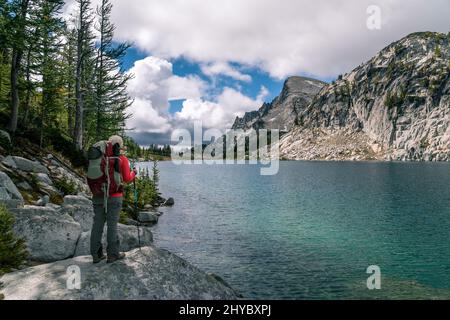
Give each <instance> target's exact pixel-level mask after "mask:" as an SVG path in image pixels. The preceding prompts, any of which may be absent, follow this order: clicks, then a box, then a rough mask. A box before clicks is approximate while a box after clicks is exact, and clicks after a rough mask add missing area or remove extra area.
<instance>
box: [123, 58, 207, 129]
mask: <svg viewBox="0 0 450 320" xmlns="http://www.w3.org/2000/svg"><path fill="white" fill-rule="evenodd" d="M129 73H131V74H133V76H134V77H133V79H131V80H130V81H129V83H128V88H127V89H128V93H129V95H130V97H132V98H133V99H134V102H133V104H132V106H131V107H130V109H129V110H128V111H129V113H130V114H131V115H132V116H131V118H130V119H129V120H128V121H127V127H128V128H130V129H131V128H132V129H134V130H135V131H139V132H156V133H164V132H168V131H169V130H170V129H171V128H172V126H171V123H170V115H169V113H168V109H169V101H171V100H177V99H196V98H200V97H201V96H202V95H203V91H204V90H205V88H206V84H205V82H204V81H202V80H201V79H200V78H198V77H197V76H187V77H179V76H176V75H174V74H173V70H172V64H171V63H170V62H169V61H167V60H164V59H161V58H157V57H153V56H150V57H147V58H145V59H142V60H138V61H136V62H135V63H134V66H133V67H132V68H131V69H130V70H129Z"/></svg>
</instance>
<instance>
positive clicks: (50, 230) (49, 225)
mask: <svg viewBox="0 0 450 320" xmlns="http://www.w3.org/2000/svg"><path fill="white" fill-rule="evenodd" d="M11 212H12V213H13V215H14V217H15V220H16V221H15V223H14V227H13V230H14V233H15V234H16V235H17V236H19V237H21V238H24V239H25V240H26V243H27V248H28V251H29V253H30V257H31V259H33V260H37V261H42V262H53V261H57V260H61V259H66V258H68V257H72V256H73V254H74V252H75V248H76V245H77V241H78V238H79V236H80V234H81V226H80V224H79V223H78V222H76V221H75V220H73V218H72V217H71V216H69V215H67V214H61V213H59V212H57V211H56V210H54V209H52V208H49V207H36V206H25V207H23V208H18V209H12V210H11Z"/></svg>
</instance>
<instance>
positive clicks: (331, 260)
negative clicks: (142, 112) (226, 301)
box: [141, 162, 450, 299]
mask: <svg viewBox="0 0 450 320" xmlns="http://www.w3.org/2000/svg"><path fill="white" fill-rule="evenodd" d="M142 165H145V164H141V166H142ZM159 169H160V179H161V181H160V190H161V192H162V194H163V196H165V197H169V196H170V197H173V198H174V199H175V206H174V207H172V208H164V209H163V211H164V215H163V216H161V218H160V220H159V223H158V224H157V225H156V226H155V227H153V233H154V238H155V245H156V246H158V247H161V248H166V249H168V250H170V251H172V252H174V253H176V254H178V255H180V256H181V257H183V258H185V259H186V260H188V261H190V262H191V263H193V264H194V265H196V266H198V267H199V268H201V269H202V270H205V271H207V272H213V273H216V274H218V275H219V276H221V277H222V278H223V279H224V280H225V281H227V282H228V283H229V284H230V285H231V286H232V287H233V288H234V289H236V290H237V291H238V292H239V293H240V294H242V295H243V296H244V297H246V298H251V299H354V298H362V299H377V298H414V299H417V298H425V299H429V298H450V188H449V184H450V164H448V163H367V162H364V163H353V162H343V163H338V162H281V163H280V170H279V173H278V174H277V175H275V176H261V175H260V174H259V173H260V167H258V166H256V165H215V166H208V165H182V166H176V165H174V164H172V163H171V162H160V163H159ZM370 265H378V266H379V267H380V269H381V274H382V282H381V286H382V288H381V290H368V289H367V286H366V280H367V277H368V276H369V275H368V274H366V269H367V267H368V266H370Z"/></svg>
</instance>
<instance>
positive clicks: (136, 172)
mask: <svg viewBox="0 0 450 320" xmlns="http://www.w3.org/2000/svg"><path fill="white" fill-rule="evenodd" d="M133 172H134V174H135V175H136V176H137V174H138V171H137V169H136V168H133Z"/></svg>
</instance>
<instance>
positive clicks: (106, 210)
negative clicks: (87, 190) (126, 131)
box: [88, 136, 137, 263]
mask: <svg viewBox="0 0 450 320" xmlns="http://www.w3.org/2000/svg"><path fill="white" fill-rule="evenodd" d="M104 145H105V147H104V148H105V150H107V149H108V146H109V147H110V148H111V147H112V150H114V151H113V153H114V156H112V157H110V158H109V159H113V160H109V159H108V158H107V159H108V160H109V161H110V162H109V163H112V164H113V169H111V170H113V171H111V172H113V173H112V174H111V175H112V176H116V175H117V174H119V178H117V176H116V178H115V179H119V181H120V182H118V183H117V186H116V187H115V189H114V190H112V191H109V187H110V186H109V185H108V189H107V190H108V191H105V190H104V189H103V194H99V193H97V194H95V193H94V192H93V194H94V196H93V197H92V202H93V205H94V223H93V226H92V231H91V255H92V258H93V262H94V263H99V262H100V261H102V260H103V259H105V258H106V257H105V255H104V253H103V247H102V235H103V228H104V225H105V221H106V225H107V241H108V246H107V248H106V252H107V256H108V257H107V263H111V262H114V261H117V260H121V259H123V258H125V253H123V252H119V245H120V242H119V237H118V234H117V223H118V222H119V217H120V212H121V210H122V201H123V186H122V183H130V182H132V181H133V180H134V179H135V178H136V175H137V170H136V169H135V168H133V171H131V170H130V162H129V161H128V158H127V157H126V156H125V155H124V152H125V147H124V144H123V139H122V138H121V137H120V136H112V137H110V138H109V140H108V142H106V144H104ZM94 146H95V145H94ZM98 149H100V148H98ZM98 149H97V151H98ZM103 152H105V153H107V151H103ZM107 156H108V155H107ZM111 161H112V162H111ZM88 177H89V172H88ZM88 182H89V179H88ZM108 183H110V182H109V180H108ZM103 184H105V183H103ZM90 186H91V185H90ZM103 187H104V186H102V188H103ZM91 189H92V188H91Z"/></svg>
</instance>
